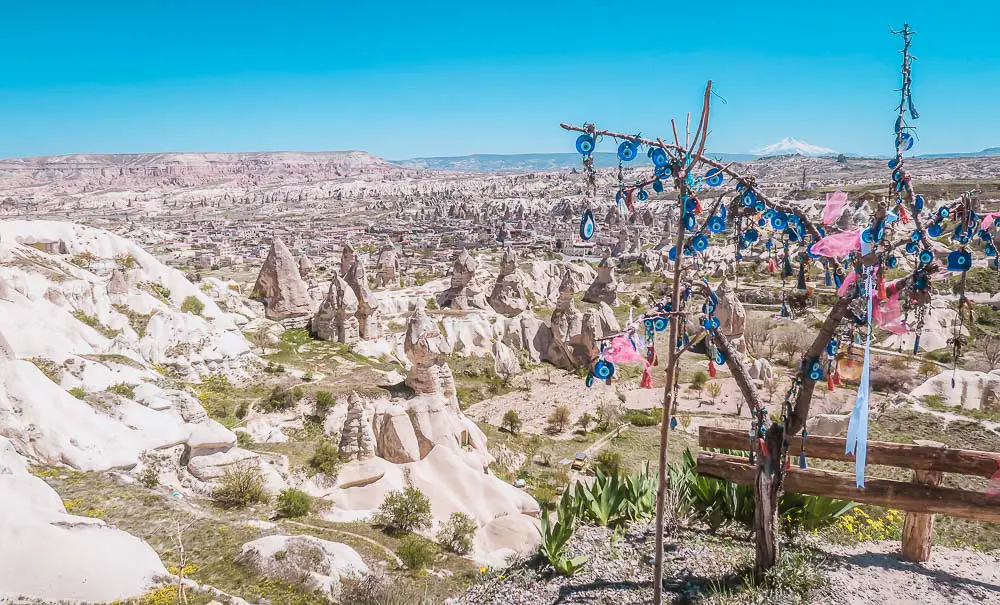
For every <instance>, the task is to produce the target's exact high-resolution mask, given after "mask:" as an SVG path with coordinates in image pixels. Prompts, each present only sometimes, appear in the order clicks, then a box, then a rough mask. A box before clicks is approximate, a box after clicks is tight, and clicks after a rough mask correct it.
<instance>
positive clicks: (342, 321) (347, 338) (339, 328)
mask: <svg viewBox="0 0 1000 605" xmlns="http://www.w3.org/2000/svg"><path fill="white" fill-rule="evenodd" d="M357 312H358V297H357V296H356V295H355V294H354V290H352V289H351V287H350V286H349V285H348V284H347V282H346V281H344V278H342V277H340V276H339V275H334V276H333V281H332V282H330V291H329V292H328V293H327V295H326V300H324V301H323V304H321V305H320V306H319V310H318V311H316V315H314V316H313V318H312V331H313V333H314V334H315V335H316V337H317V338H320V339H322V340H332V341H335V342H342V343H344V344H354V343H356V342H357V341H358V339H359V338H360V331H359V326H358V318H357V317H356V314H357Z"/></svg>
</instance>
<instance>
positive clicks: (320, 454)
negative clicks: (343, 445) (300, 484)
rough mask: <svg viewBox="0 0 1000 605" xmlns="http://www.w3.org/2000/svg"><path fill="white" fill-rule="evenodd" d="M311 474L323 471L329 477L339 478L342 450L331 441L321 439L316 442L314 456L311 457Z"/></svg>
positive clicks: (331, 478)
mask: <svg viewBox="0 0 1000 605" xmlns="http://www.w3.org/2000/svg"><path fill="white" fill-rule="evenodd" d="M309 471H310V473H311V474H315V473H323V474H324V475H326V476H327V478H328V479H330V480H333V479H336V478H337V473H338V472H340V451H339V449H338V448H337V446H336V445H334V444H333V442H331V441H326V440H323V441H320V442H319V443H318V444H316V449H315V450H314V451H313V455H312V457H311V458H310V459H309Z"/></svg>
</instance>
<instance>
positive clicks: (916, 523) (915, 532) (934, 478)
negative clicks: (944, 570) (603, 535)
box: [903, 471, 941, 563]
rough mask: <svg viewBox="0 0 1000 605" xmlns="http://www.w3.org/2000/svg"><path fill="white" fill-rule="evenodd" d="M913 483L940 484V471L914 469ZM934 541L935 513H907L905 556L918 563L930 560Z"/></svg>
mask: <svg viewBox="0 0 1000 605" xmlns="http://www.w3.org/2000/svg"><path fill="white" fill-rule="evenodd" d="M913 483H921V484H923V485H934V486H937V485H940V484H941V473H940V472H938V471H913ZM933 541H934V515H933V514H927V513H912V512H911V513H906V520H905V521H904V522H903V558H904V559H907V560H909V561H914V562H917V563H923V562H925V561H929V560H930V558H931V544H932V543H933Z"/></svg>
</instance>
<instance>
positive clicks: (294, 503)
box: [278, 488, 312, 519]
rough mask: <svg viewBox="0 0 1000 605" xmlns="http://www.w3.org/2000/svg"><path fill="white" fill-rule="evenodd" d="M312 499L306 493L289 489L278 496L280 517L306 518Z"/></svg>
mask: <svg viewBox="0 0 1000 605" xmlns="http://www.w3.org/2000/svg"><path fill="white" fill-rule="evenodd" d="M311 503H312V498H310V497H309V494H307V493H305V492H304V491H301V490H297V489H294V488H289V489H286V490H282V491H281V493H280V494H278V516H279V517H281V518H285V519H292V518H295V517H304V516H306V515H308V514H309V507H310V504H311Z"/></svg>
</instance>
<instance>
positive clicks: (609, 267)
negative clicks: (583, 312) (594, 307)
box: [583, 254, 618, 306]
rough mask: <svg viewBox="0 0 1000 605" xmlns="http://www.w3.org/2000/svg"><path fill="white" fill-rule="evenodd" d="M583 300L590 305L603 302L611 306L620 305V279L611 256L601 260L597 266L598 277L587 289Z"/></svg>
mask: <svg viewBox="0 0 1000 605" xmlns="http://www.w3.org/2000/svg"><path fill="white" fill-rule="evenodd" d="M583 300H584V301H585V302H589V303H600V302H603V303H607V304H609V305H611V306H615V305H617V304H618V278H617V277H616V276H615V266H614V263H613V261H612V260H611V255H610V254H605V255H604V256H603V258H601V263H600V264H599V265H597V277H596V278H595V279H594V281H593V283H591V284H590V287H589V288H587V292H586V293H584V295H583Z"/></svg>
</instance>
